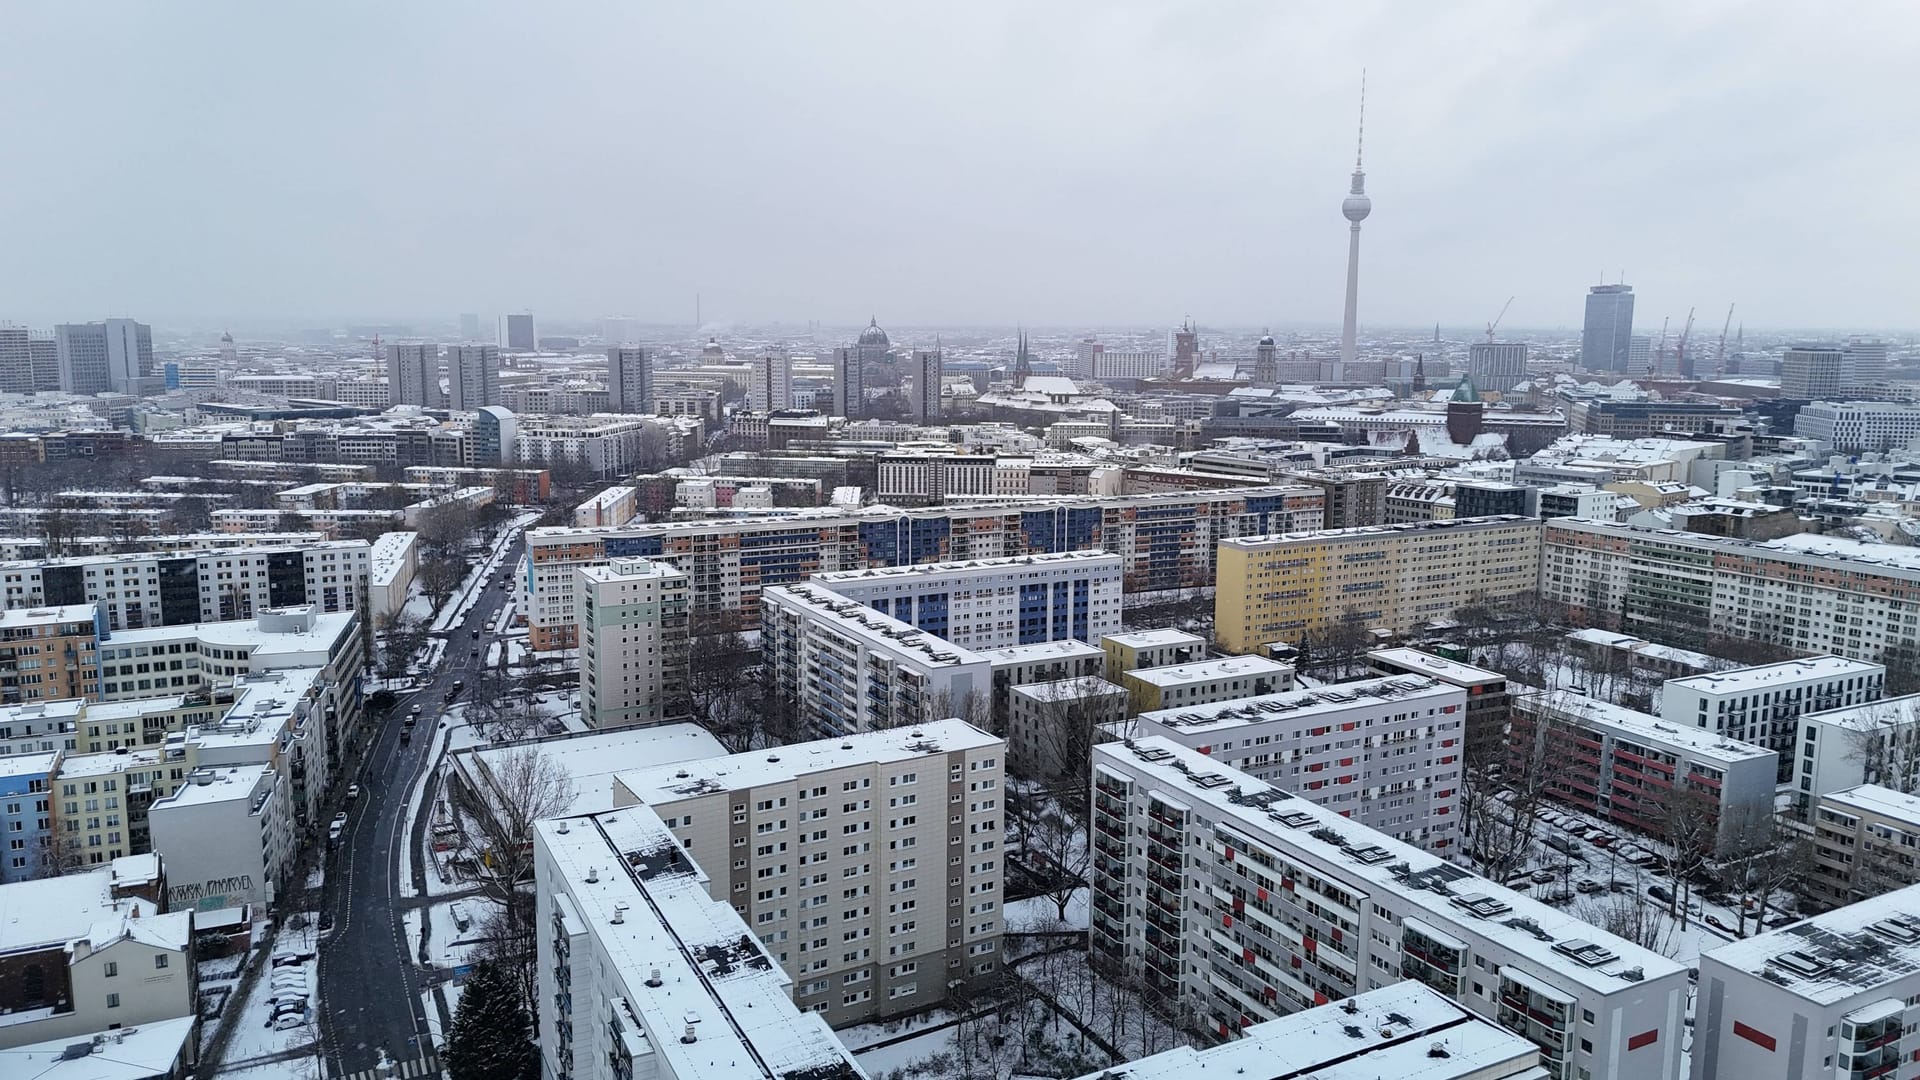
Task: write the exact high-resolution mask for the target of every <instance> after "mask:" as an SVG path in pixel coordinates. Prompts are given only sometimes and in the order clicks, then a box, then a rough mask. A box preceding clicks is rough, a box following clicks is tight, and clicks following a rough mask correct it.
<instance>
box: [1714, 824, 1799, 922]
mask: <svg viewBox="0 0 1920 1080" xmlns="http://www.w3.org/2000/svg"><path fill="white" fill-rule="evenodd" d="M1737 824H1738V828H1739V832H1740V853H1739V854H1737V855H1735V856H1734V857H1733V858H1731V859H1729V860H1727V866H1726V870H1727V879H1728V884H1729V885H1730V886H1731V887H1732V890H1733V894H1734V898H1735V900H1736V902H1737V905H1738V914H1739V916H1740V922H1739V926H1738V927H1737V929H1736V932H1737V933H1738V934H1739V936H1741V937H1746V936H1747V917H1748V915H1749V914H1751V915H1752V917H1753V927H1754V930H1755V932H1758V931H1759V930H1760V929H1761V928H1763V927H1764V926H1765V925H1766V920H1767V912H1768V911H1769V910H1770V909H1771V908H1772V907H1773V906H1774V903H1775V899H1774V898H1775V896H1776V895H1777V894H1780V893H1787V894H1799V893H1800V892H1802V891H1803V887H1804V886H1805V885H1806V883H1807V881H1808V879H1809V878H1811V877H1812V876H1813V874H1814V872H1815V870H1816V864H1815V862H1814V858H1813V841H1812V840H1810V839H1809V838H1808V837H1807V835H1806V833H1804V832H1803V831H1801V830H1800V829H1797V828H1794V827H1793V826H1792V825H1791V824H1789V823H1788V822H1787V820H1786V819H1785V818H1783V817H1782V816H1781V815H1779V814H1773V813H1764V814H1763V815H1762V816H1761V819H1760V820H1757V821H1746V822H1739V823H1737Z"/></svg>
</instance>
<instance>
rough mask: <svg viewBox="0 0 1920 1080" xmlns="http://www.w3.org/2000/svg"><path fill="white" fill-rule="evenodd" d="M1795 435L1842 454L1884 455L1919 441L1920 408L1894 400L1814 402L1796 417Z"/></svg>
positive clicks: (1805, 406) (1801, 410) (1807, 405)
mask: <svg viewBox="0 0 1920 1080" xmlns="http://www.w3.org/2000/svg"><path fill="white" fill-rule="evenodd" d="M1793 433H1794V434H1795V435H1798V436H1800V437H1801V438H1803V439H1818V440H1820V441H1821V442H1823V443H1826V444H1827V445H1828V446H1831V447H1832V448H1833V449H1835V450H1837V451H1839V452H1840V453H1843V454H1857V453H1861V452H1863V451H1864V452H1866V453H1873V454H1884V453H1887V452H1888V451H1890V450H1899V449H1903V448H1905V447H1908V446H1912V445H1913V444H1914V442H1915V440H1920V406H1915V405H1902V404H1899V403H1897V402H1892V401H1845V402H1836V401H1814V402H1810V403H1808V404H1806V405H1804V406H1802V407H1801V409H1800V411H1799V412H1798V413H1796V414H1794V418H1793Z"/></svg>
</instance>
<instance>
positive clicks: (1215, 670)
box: [1126, 656, 1293, 687]
mask: <svg viewBox="0 0 1920 1080" xmlns="http://www.w3.org/2000/svg"><path fill="white" fill-rule="evenodd" d="M1281 674H1284V675H1286V676H1288V677H1289V678H1291V677H1292V675H1293V668H1292V667H1290V666H1288V665H1286V664H1282V663H1280V662H1279V661H1277V660H1269V659H1267V658H1266V657H1264V656H1228V657H1224V658H1222V659H1218V660H1199V661H1196V662H1194V663H1191V664H1168V665H1166V666H1165V667H1149V668H1134V669H1133V670H1132V671H1129V672H1127V676H1126V677H1127V678H1130V679H1138V680H1140V681H1141V682H1143V683H1146V684H1148V685H1149V686H1161V687H1165V686H1180V685H1183V684H1186V683H1198V682H1213V681H1216V680H1219V679H1231V678H1234V677H1236V676H1252V677H1258V676H1261V675H1281Z"/></svg>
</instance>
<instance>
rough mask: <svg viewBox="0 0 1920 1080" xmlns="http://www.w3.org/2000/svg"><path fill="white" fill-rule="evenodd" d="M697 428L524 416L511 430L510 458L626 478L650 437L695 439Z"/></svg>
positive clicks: (627, 419)
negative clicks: (512, 444)
mask: <svg viewBox="0 0 1920 1080" xmlns="http://www.w3.org/2000/svg"><path fill="white" fill-rule="evenodd" d="M699 428H700V423H699V421H697V420H693V419H691V418H688V417H672V418H667V419H658V418H653V417H648V418H644V419H642V418H638V417H632V416H524V417H521V418H520V422H519V424H518V426H517V427H516V429H515V431H514V460H515V461H518V462H523V463H526V464H531V465H540V466H553V465H561V464H567V465H579V466H582V467H584V468H586V469H587V470H588V471H589V472H591V473H592V474H593V475H594V476H596V477H601V478H608V477H615V476H626V475H629V474H631V473H634V472H637V471H639V469H640V468H641V466H642V464H644V462H643V456H644V452H645V451H646V449H647V446H646V444H647V442H648V440H649V439H653V438H658V437H660V436H665V437H666V438H667V440H668V441H669V443H672V442H676V441H679V440H681V439H682V438H684V437H685V433H686V432H687V431H689V430H690V431H692V432H694V433H695V434H694V438H695V440H696V441H697V439H698V438H699V436H698V434H697V433H698V431H699ZM649 432H653V433H655V434H654V435H649V434H648V433H649Z"/></svg>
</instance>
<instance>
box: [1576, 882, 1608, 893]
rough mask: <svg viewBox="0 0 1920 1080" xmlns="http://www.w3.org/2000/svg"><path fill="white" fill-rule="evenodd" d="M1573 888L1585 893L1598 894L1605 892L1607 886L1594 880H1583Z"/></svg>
mask: <svg viewBox="0 0 1920 1080" xmlns="http://www.w3.org/2000/svg"><path fill="white" fill-rule="evenodd" d="M1573 887H1574V888H1576V889H1578V890H1580V891H1581V892H1583V893H1597V892H1601V891H1604V890H1605V889H1606V886H1605V885H1602V884H1600V883H1599V882H1597V881H1595V880H1593V879H1592V878H1581V879H1580V880H1579V881H1577V882H1575V883H1574V886H1573Z"/></svg>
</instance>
